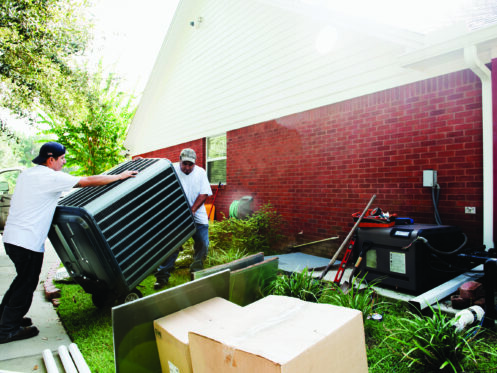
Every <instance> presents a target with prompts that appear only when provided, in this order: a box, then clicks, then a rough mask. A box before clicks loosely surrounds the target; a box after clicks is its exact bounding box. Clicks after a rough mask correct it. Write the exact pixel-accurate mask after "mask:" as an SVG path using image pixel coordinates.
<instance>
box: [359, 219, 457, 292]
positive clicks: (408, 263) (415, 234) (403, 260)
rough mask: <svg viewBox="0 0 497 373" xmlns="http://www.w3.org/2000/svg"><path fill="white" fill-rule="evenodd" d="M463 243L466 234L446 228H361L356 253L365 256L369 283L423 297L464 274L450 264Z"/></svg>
mask: <svg viewBox="0 0 497 373" xmlns="http://www.w3.org/2000/svg"><path fill="white" fill-rule="evenodd" d="M419 238H423V239H424V240H421V239H419ZM464 243H465V236H464V234H463V232H462V231H461V230H460V229H459V228H457V227H454V226H447V225H429V224H412V225H399V226H393V227H389V228H358V230H357V244H356V246H355V248H354V253H355V255H356V256H358V255H359V253H360V252H362V261H361V264H360V267H359V268H360V270H361V273H363V274H366V280H367V281H373V280H376V281H380V282H381V284H382V285H386V286H388V287H392V288H395V289H399V290H406V291H408V292H412V293H415V294H421V293H423V292H425V291H427V290H430V289H432V288H434V287H436V286H438V285H440V284H442V283H444V282H446V281H448V280H450V279H452V278H454V277H456V276H457V275H459V274H460V273H462V272H464V270H463V269H462V267H459V266H454V265H453V263H454V260H450V261H448V260H447V254H448V253H450V252H452V251H455V250H457V249H458V248H460V247H461V246H462V245H463V244H464ZM430 246H431V248H430ZM432 248H433V249H435V250H437V251H439V253H437V252H436V251H435V250H432Z"/></svg>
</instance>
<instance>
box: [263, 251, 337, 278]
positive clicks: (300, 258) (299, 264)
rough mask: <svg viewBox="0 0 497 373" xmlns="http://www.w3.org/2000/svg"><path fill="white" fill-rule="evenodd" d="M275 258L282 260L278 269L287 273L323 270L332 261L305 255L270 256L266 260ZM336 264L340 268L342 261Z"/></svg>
mask: <svg viewBox="0 0 497 373" xmlns="http://www.w3.org/2000/svg"><path fill="white" fill-rule="evenodd" d="M274 257H278V258H279V259H280V262H279V266H278V268H279V269H281V270H282V271H284V272H287V273H292V272H301V271H302V270H303V269H304V268H308V269H309V271H313V270H314V271H318V270H323V269H324V268H325V267H326V266H327V265H328V263H329V262H330V259H327V258H321V257H319V256H314V255H309V254H304V253H291V254H281V255H270V256H266V257H265V258H266V259H271V258H274ZM335 264H336V265H337V267H338V265H339V264H340V261H336V262H335Z"/></svg>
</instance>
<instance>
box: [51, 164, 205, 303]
mask: <svg viewBox="0 0 497 373" xmlns="http://www.w3.org/2000/svg"><path fill="white" fill-rule="evenodd" d="M126 170H136V171H139V173H138V175H137V176H136V177H134V178H129V179H126V180H122V181H118V182H115V183H112V184H109V185H105V186H101V187H89V188H82V189H78V190H76V191H74V192H72V193H70V194H69V195H67V196H66V197H65V198H63V199H61V200H60V201H59V204H58V206H57V208H56V211H55V215H54V219H53V223H52V226H51V229H50V232H49V239H50V241H51V243H52V245H53V246H54V248H55V251H56V252H57V254H58V256H59V258H60V259H61V261H62V263H63V265H64V266H65V268H66V269H67V271H68V273H69V275H70V276H71V277H72V278H73V279H74V281H75V282H77V283H78V284H80V285H81V286H82V287H83V289H84V290H85V291H86V292H87V293H90V294H92V300H93V303H94V304H95V305H96V306H98V307H101V306H107V305H111V304H113V303H114V302H115V301H116V300H119V301H120V302H125V301H129V300H133V299H136V298H137V297H139V296H141V294H140V292H139V291H138V290H137V289H136V286H137V285H138V284H139V283H140V282H142V281H143V280H144V279H145V278H146V277H147V276H148V275H150V274H151V273H152V272H154V271H155V270H156V268H157V267H158V266H159V265H160V264H161V263H162V262H163V261H164V260H165V259H166V258H167V257H168V256H169V255H171V254H172V253H173V252H174V251H175V250H178V249H179V248H180V246H181V245H183V243H185V242H186V241H187V240H188V239H189V238H190V237H191V236H192V235H193V234H194V233H195V229H196V228H195V223H194V220H193V216H192V214H191V210H190V206H189V205H188V202H187V200H186V197H185V194H184V192H183V188H182V187H181V184H180V182H179V179H178V177H177V175H176V172H175V171H174V167H173V166H172V164H171V162H170V161H169V160H167V159H138V160H133V161H128V162H125V163H122V164H120V165H118V166H117V167H115V168H113V169H112V170H110V171H109V172H107V174H119V173H121V172H123V171H126Z"/></svg>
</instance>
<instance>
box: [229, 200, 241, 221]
mask: <svg viewBox="0 0 497 373" xmlns="http://www.w3.org/2000/svg"><path fill="white" fill-rule="evenodd" d="M238 203H239V201H233V203H232V204H231V205H230V214H229V217H230V218H238Z"/></svg>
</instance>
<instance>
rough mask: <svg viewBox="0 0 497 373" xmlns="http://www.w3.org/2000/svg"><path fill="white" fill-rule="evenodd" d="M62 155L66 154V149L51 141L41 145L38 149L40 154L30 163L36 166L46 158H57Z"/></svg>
mask: <svg viewBox="0 0 497 373" xmlns="http://www.w3.org/2000/svg"><path fill="white" fill-rule="evenodd" d="M62 154H66V147H65V146H64V145H62V144H59V143H58V142H55V141H52V142H47V143H45V144H43V145H42V146H41V148H40V154H38V157H36V158H35V159H33V160H32V161H31V162H33V163H36V164H43V163H45V162H46V161H47V159H48V158H50V157H54V158H58V157H60V156H61V155H62Z"/></svg>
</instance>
